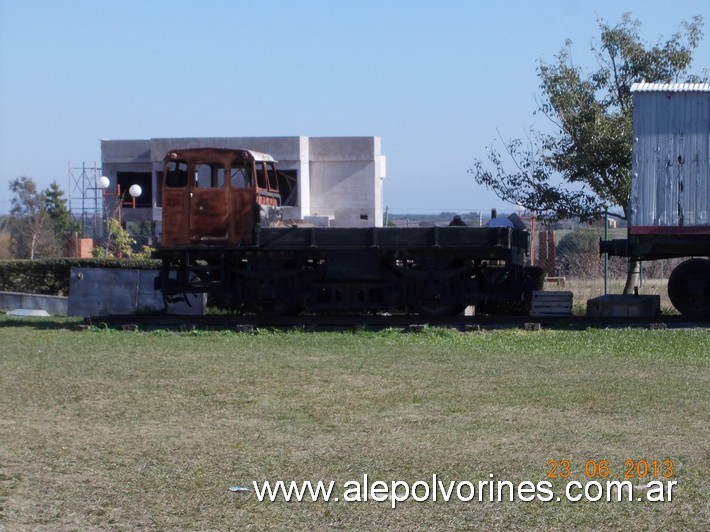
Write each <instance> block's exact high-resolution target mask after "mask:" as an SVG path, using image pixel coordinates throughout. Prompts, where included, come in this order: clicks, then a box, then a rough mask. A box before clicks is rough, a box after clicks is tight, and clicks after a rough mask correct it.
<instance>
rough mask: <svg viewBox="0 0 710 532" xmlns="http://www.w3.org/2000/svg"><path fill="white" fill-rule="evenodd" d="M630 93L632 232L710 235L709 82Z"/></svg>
mask: <svg viewBox="0 0 710 532" xmlns="http://www.w3.org/2000/svg"><path fill="white" fill-rule="evenodd" d="M631 91H632V95H633V155H632V156H633V162H632V179H631V202H630V205H629V206H630V220H629V222H630V224H629V225H630V234H649V233H659V232H663V233H670V232H673V233H674V234H687V233H697V232H699V231H704V229H701V228H703V227H708V233H710V162H709V161H710V83H635V84H634V85H632V87H631ZM662 228H666V229H662Z"/></svg>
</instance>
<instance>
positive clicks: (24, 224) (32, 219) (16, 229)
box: [10, 176, 48, 259]
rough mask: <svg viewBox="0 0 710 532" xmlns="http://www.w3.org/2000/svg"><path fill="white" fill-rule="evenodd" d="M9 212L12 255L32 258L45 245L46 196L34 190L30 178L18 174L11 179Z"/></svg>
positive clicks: (35, 186)
mask: <svg viewBox="0 0 710 532" xmlns="http://www.w3.org/2000/svg"><path fill="white" fill-rule="evenodd" d="M10 192H12V193H13V194H14V197H13V198H12V199H11V200H10V204H11V209H10V214H11V215H12V218H13V220H12V224H11V233H12V244H13V248H14V255H15V257H18V258H30V259H34V258H35V256H36V255H37V252H38V251H39V250H40V249H41V248H42V247H46V243H47V234H46V225H47V223H46V222H47V217H48V215H47V208H46V206H45V201H46V198H45V196H44V194H43V193H42V192H39V191H38V190H37V185H36V184H35V182H34V181H33V180H32V178H30V177H27V176H22V177H18V178H17V179H14V180H13V181H12V182H11V183H10Z"/></svg>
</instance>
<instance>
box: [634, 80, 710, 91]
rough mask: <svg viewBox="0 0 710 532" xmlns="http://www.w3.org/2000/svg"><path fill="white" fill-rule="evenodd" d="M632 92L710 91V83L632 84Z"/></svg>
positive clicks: (643, 82) (644, 82)
mask: <svg viewBox="0 0 710 532" xmlns="http://www.w3.org/2000/svg"><path fill="white" fill-rule="evenodd" d="M631 92H710V83H648V82H646V81H642V82H640V83H634V84H632V85H631Z"/></svg>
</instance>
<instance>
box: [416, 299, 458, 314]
mask: <svg viewBox="0 0 710 532" xmlns="http://www.w3.org/2000/svg"><path fill="white" fill-rule="evenodd" d="M464 310H466V306H465V305H458V304H456V303H451V302H449V301H419V302H417V303H416V304H415V305H414V311H416V312H417V314H420V315H421V316H457V315H459V314H461V313H462V312H463V311H464Z"/></svg>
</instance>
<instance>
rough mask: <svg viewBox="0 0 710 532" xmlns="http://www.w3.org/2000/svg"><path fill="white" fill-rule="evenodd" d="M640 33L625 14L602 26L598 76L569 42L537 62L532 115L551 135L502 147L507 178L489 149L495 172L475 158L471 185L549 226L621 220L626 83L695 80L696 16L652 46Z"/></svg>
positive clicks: (632, 280)
mask: <svg viewBox="0 0 710 532" xmlns="http://www.w3.org/2000/svg"><path fill="white" fill-rule="evenodd" d="M640 27H641V23H640V22H639V21H638V20H634V19H632V18H631V16H630V15H629V14H626V15H624V16H623V17H622V20H621V22H620V23H619V24H617V25H615V26H609V25H608V24H607V23H606V22H604V21H602V20H600V21H599V30H600V40H599V41H598V42H593V43H592V52H593V54H594V56H595V58H596V60H597V63H598V68H597V69H596V70H593V71H590V72H585V71H583V70H582V69H581V68H580V67H578V66H576V65H575V64H574V62H573V60H572V53H571V47H572V44H571V42H570V41H567V43H566V44H565V47H564V48H563V49H562V50H561V51H560V53H559V54H558V55H557V56H555V61H554V62H552V63H549V64H548V63H545V62H543V61H541V62H540V64H539V66H538V76H539V78H540V82H541V83H540V89H541V90H542V101H541V102H539V105H538V112H541V113H543V114H544V116H546V117H547V118H548V119H549V120H550V121H551V123H552V124H553V125H554V126H555V127H554V129H556V131H555V132H554V133H552V134H550V133H543V132H538V131H531V132H530V136H529V137H528V139H527V140H526V142H523V141H522V140H520V139H515V140H512V141H510V142H509V143H507V145H506V146H505V152H507V155H508V157H509V158H510V160H511V161H512V163H513V166H514V170H513V171H512V172H509V171H508V170H507V168H506V165H505V164H504V158H503V156H502V155H501V154H500V152H499V151H498V150H496V149H495V148H492V147H491V148H488V160H489V163H492V165H493V169H492V170H491V169H489V168H488V165H487V164H484V162H482V161H480V160H476V161H475V163H474V165H473V167H472V168H471V169H470V170H469V171H470V172H471V173H472V174H473V175H474V178H475V179H476V181H477V182H478V183H480V184H483V185H485V186H487V187H489V188H490V189H492V190H493V191H494V192H495V193H496V194H497V195H498V196H499V197H500V198H501V199H503V200H506V201H509V202H511V203H513V204H519V205H522V206H523V207H525V208H527V209H529V210H531V211H533V212H536V213H537V214H538V217H539V218H542V219H545V220H548V221H553V220H559V219H563V218H579V219H580V220H581V221H591V220H594V219H598V218H599V217H601V216H602V215H603V213H604V212H609V211H611V210H612V209H616V210H617V213H616V214H617V215H618V216H619V217H621V218H624V219H626V218H627V214H628V212H627V209H628V204H629V197H630V192H631V187H630V176H631V113H632V102H631V84H632V83H634V82H637V81H648V82H678V81H693V82H697V81H701V78H700V77H698V76H693V75H691V74H690V73H689V70H690V66H691V63H692V59H693V51H694V50H695V48H697V46H698V45H699V43H700V40H701V38H702V28H703V19H702V17H700V16H696V17H693V19H692V21H691V22H683V23H682V31H679V32H677V33H675V34H674V35H673V36H672V37H671V38H670V39H668V40H667V41H664V42H659V43H658V44H656V45H654V46H651V47H647V46H646V44H645V43H644V42H643V41H642V40H641V37H640V36H639V33H638V31H639V28H640ZM619 209H620V212H618V210H619ZM637 271H638V267H637V266H635V267H630V268H629V272H630V273H629V276H628V278H627V286H626V288H625V289H624V291H625V292H630V291H631V290H633V286H634V285H635V284H637V283H636V276H635V275H634V272H637Z"/></svg>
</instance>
